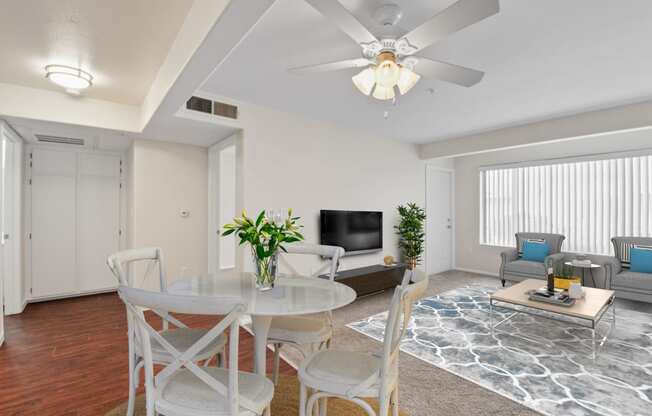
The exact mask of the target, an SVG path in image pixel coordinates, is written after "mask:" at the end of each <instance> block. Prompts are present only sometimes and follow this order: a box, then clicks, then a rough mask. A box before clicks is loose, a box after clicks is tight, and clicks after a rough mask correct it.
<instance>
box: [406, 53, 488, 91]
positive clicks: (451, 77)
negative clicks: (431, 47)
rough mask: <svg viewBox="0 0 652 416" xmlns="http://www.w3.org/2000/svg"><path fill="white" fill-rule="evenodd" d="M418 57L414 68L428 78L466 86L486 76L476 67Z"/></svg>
mask: <svg viewBox="0 0 652 416" xmlns="http://www.w3.org/2000/svg"><path fill="white" fill-rule="evenodd" d="M417 58H418V59H419V62H417V64H416V66H415V68H414V70H415V72H416V73H418V74H419V75H422V76H424V77H427V78H437V79H440V80H442V81H446V82H451V83H453V84H457V85H462V86H464V87H471V86H473V85H475V84H477V83H478V82H480V80H482V77H484V72H482V71H477V70H475V69H470V68H465V67H463V66H458V65H453V64H448V63H446V62H440V61H435V60H432V59H429V58H424V57H417Z"/></svg>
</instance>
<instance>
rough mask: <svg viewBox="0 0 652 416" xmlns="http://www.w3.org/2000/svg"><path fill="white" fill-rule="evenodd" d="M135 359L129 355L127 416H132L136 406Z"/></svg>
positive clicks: (136, 369) (136, 381)
mask: <svg viewBox="0 0 652 416" xmlns="http://www.w3.org/2000/svg"><path fill="white" fill-rule="evenodd" d="M134 361H135V357H134V356H133V355H132V354H130V355H129V400H128V402H127V416H134V406H135V404H136V389H137V388H138V384H137V383H138V380H137V376H136V374H135V372H136V371H138V370H139V369H138V368H134V367H135V366H134Z"/></svg>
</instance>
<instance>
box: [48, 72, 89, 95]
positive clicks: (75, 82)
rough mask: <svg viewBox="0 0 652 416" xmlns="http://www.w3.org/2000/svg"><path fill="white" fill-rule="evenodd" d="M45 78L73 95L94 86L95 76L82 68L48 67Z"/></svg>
mask: <svg viewBox="0 0 652 416" xmlns="http://www.w3.org/2000/svg"><path fill="white" fill-rule="evenodd" d="M45 77H46V78H47V79H49V80H50V81H51V82H53V83H55V84H57V85H59V86H61V87H63V88H65V89H66V91H69V92H71V93H79V90H83V89H84V88H88V87H90V86H91V85H93V76H92V75H91V74H89V73H88V72H86V71H84V70H82V69H80V68H73V67H71V66H66V65H48V66H46V67H45Z"/></svg>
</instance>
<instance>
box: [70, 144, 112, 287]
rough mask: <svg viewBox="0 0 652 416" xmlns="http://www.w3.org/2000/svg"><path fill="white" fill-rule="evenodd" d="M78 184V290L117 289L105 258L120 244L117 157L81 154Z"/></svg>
mask: <svg viewBox="0 0 652 416" xmlns="http://www.w3.org/2000/svg"><path fill="white" fill-rule="evenodd" d="M78 181H79V182H78V184H79V185H78V188H77V190H78V195H77V201H78V205H77V211H78V217H77V218H78V221H77V241H78V247H79V248H78V257H77V258H78V268H77V271H78V273H77V281H78V285H79V291H81V292H89V291H96V290H104V289H109V288H113V287H116V286H117V282H116V280H115V277H114V276H113V274H111V272H110V271H109V268H108V267H107V266H106V258H107V256H108V255H109V254H111V253H114V252H116V251H118V249H119V244H120V235H119V232H120V158H119V157H118V156H107V155H96V154H84V153H82V154H80V155H79V177H78Z"/></svg>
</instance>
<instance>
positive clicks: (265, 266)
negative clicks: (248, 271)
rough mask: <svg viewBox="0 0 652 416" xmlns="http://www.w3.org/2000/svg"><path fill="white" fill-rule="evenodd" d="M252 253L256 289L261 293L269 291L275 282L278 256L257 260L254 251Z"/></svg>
mask: <svg viewBox="0 0 652 416" xmlns="http://www.w3.org/2000/svg"><path fill="white" fill-rule="evenodd" d="M252 251H253V252H252V258H253V261H254V274H255V275H256V288H257V289H258V290H260V291H261V292H262V291H265V290H270V289H272V288H273V287H274V281H275V280H276V266H277V261H278V254H274V255H272V256H270V257H264V258H258V256H257V255H256V252H255V250H252Z"/></svg>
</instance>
